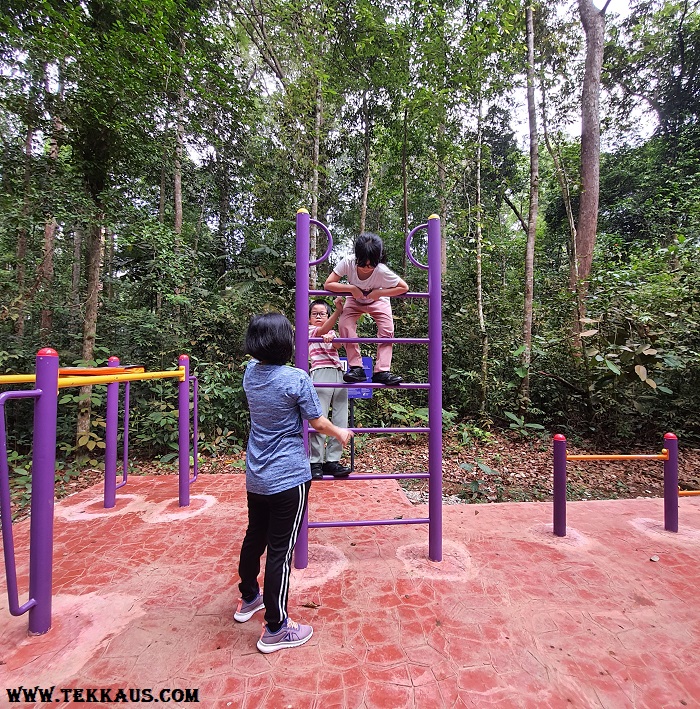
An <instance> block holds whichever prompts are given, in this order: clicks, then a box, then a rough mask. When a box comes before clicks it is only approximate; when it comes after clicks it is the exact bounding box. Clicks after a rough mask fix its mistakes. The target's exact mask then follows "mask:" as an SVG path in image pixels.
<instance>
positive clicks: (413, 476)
mask: <svg viewBox="0 0 700 709" xmlns="http://www.w3.org/2000/svg"><path fill="white" fill-rule="evenodd" d="M429 477H430V473H393V474H391V473H386V474H385V473H381V474H379V475H373V474H371V473H367V474H364V473H360V474H357V475H355V474H353V473H351V474H350V475H345V476H344V477H342V478H336V477H333V476H332V475H324V476H323V477H322V478H317V480H336V481H338V482H343V481H345V480H350V481H352V480H419V479H424V480H427V479H428V478H429ZM314 482H315V481H314Z"/></svg>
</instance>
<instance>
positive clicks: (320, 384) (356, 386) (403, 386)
mask: <svg viewBox="0 0 700 709" xmlns="http://www.w3.org/2000/svg"><path fill="white" fill-rule="evenodd" d="M314 386H315V387H316V388H318V389H353V388H354V389H368V388H371V389H430V384H427V383H426V384H399V385H397V386H392V387H388V386H387V385H386V384H376V383H375V382H356V383H352V384H348V383H347V382H338V383H337V384H335V383H333V382H325V383H324V382H314Z"/></svg>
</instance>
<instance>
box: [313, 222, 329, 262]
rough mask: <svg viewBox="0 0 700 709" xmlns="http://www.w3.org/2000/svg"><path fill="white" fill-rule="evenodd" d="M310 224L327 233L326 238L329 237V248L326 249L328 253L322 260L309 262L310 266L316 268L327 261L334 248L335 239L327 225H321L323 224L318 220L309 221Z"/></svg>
mask: <svg viewBox="0 0 700 709" xmlns="http://www.w3.org/2000/svg"><path fill="white" fill-rule="evenodd" d="M309 224H314V225H316V226H317V227H318V228H319V229H320V230H321V231H323V232H325V234H326V236H327V237H328V248H327V249H326V253H325V254H323V256H321V258H317V259H316V260H315V261H310V262H309V266H316V265H317V264H319V263H321V262H322V261H325V260H326V259H327V258H328V256H329V255H330V253H331V249H332V248H333V237H332V236H331V232H330V231H329V229H328V227H327V226H326V225H325V224H321V222H319V221H318V220H317V219H309Z"/></svg>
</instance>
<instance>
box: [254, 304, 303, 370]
mask: <svg viewBox="0 0 700 709" xmlns="http://www.w3.org/2000/svg"><path fill="white" fill-rule="evenodd" d="M245 351H246V353H247V354H249V355H252V356H253V357H255V359H257V360H259V361H260V362H262V363H263V364H286V363H287V362H289V360H290V359H291V358H292V354H293V352H294V331H293V330H292V324H291V323H290V322H289V320H287V318H285V317H284V315H282V313H264V314H263V315H254V316H253V318H252V319H251V321H250V325H248V331H247V332H246V335H245Z"/></svg>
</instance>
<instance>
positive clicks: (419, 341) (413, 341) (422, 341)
mask: <svg viewBox="0 0 700 709" xmlns="http://www.w3.org/2000/svg"><path fill="white" fill-rule="evenodd" d="M323 341H324V340H323V338H322V337H310V338H309V342H323ZM333 342H365V343H368V342H369V343H373V344H380V345H381V344H382V343H387V342H393V343H394V344H400V345H427V344H428V343H429V342H430V340H429V339H428V338H427V337H334V338H333Z"/></svg>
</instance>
